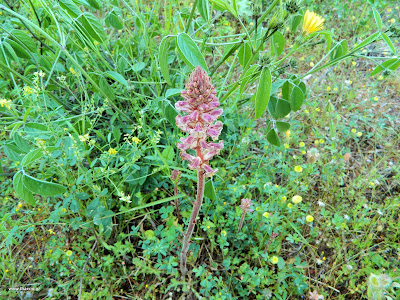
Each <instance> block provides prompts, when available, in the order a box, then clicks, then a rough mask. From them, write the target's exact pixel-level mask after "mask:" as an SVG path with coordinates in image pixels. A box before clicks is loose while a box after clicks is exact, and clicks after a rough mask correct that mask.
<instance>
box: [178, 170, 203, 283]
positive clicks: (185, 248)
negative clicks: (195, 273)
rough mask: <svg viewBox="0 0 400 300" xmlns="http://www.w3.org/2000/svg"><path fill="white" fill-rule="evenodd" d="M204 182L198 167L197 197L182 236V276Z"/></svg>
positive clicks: (201, 198)
mask: <svg viewBox="0 0 400 300" xmlns="http://www.w3.org/2000/svg"><path fill="white" fill-rule="evenodd" d="M204 183H205V174H204V170H202V169H200V170H198V171H197V197H196V201H195V202H194V206H193V210H192V215H191V216H190V220H189V226H188V229H187V231H186V234H185V237H184V238H183V246H182V251H181V266H180V267H181V272H182V275H183V276H185V275H186V273H187V267H186V261H187V252H188V250H189V242H190V238H191V236H192V234H193V230H194V226H195V225H196V219H197V216H198V215H199V212H200V207H201V204H202V203H203V196H204Z"/></svg>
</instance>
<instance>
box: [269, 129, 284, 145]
mask: <svg viewBox="0 0 400 300" xmlns="http://www.w3.org/2000/svg"><path fill="white" fill-rule="evenodd" d="M267 141H268V142H269V143H270V144H272V145H274V146H277V147H279V146H280V145H281V141H280V140H279V137H278V135H277V134H276V131H275V130H274V129H273V128H271V129H270V130H269V132H268V134H267Z"/></svg>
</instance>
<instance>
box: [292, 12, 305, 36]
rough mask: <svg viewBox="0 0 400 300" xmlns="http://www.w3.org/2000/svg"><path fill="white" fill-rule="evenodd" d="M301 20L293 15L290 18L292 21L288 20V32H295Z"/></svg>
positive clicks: (298, 16)
mask: <svg viewBox="0 0 400 300" xmlns="http://www.w3.org/2000/svg"><path fill="white" fill-rule="evenodd" d="M302 19H303V17H302V16H300V15H294V16H293V17H292V19H291V20H290V31H291V32H296V30H297V27H299V25H300V23H301V20H302Z"/></svg>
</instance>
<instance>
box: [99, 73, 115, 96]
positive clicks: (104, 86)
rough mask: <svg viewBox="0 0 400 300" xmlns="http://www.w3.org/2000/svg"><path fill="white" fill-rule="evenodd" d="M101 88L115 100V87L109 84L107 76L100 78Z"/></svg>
mask: <svg viewBox="0 0 400 300" xmlns="http://www.w3.org/2000/svg"><path fill="white" fill-rule="evenodd" d="M99 86H100V89H101V90H102V91H103V92H104V93H105V94H106V95H107V97H108V98H109V99H110V100H114V99H115V94H114V91H113V89H112V88H111V87H110V85H109V84H108V82H107V80H105V78H103V77H102V78H100V83H99Z"/></svg>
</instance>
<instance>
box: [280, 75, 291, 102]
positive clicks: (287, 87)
mask: <svg viewBox="0 0 400 300" xmlns="http://www.w3.org/2000/svg"><path fill="white" fill-rule="evenodd" d="M292 87H293V84H291V83H290V82H289V80H286V81H285V82H284V83H283V85H282V98H283V99H285V100H288V101H289V100H290V93H291V92H292Z"/></svg>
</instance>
